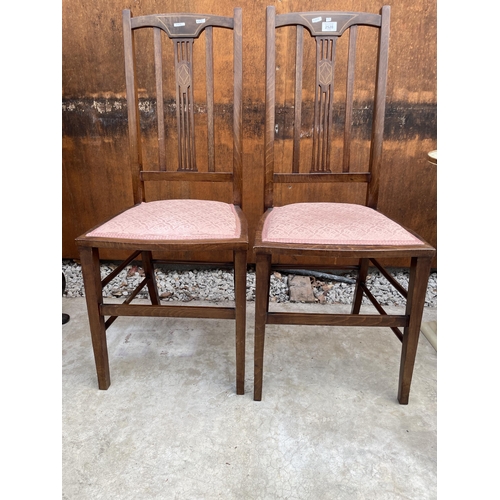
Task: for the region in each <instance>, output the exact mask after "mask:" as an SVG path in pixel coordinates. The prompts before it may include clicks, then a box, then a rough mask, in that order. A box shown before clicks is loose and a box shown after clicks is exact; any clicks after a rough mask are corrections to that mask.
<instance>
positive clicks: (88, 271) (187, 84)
mask: <svg viewBox="0 0 500 500" xmlns="http://www.w3.org/2000/svg"><path fill="white" fill-rule="evenodd" d="M216 29H224V30H232V32H233V69H232V73H233V120H232V125H233V157H232V166H233V169H232V172H218V171H216V170H217V168H216V167H217V166H216V164H215V159H214V158H215V156H214V155H215V153H214V152H215V148H216V143H215V135H214V75H213V58H214V51H213V43H214V42H213V31H214V30H216ZM138 30H152V31H153V41H154V66H155V68H154V75H155V82H156V83H155V85H156V93H157V99H156V102H157V133H158V146H159V148H158V168H157V169H156V170H148V171H145V170H144V169H143V156H144V152H143V147H144V143H143V141H142V140H141V125H140V118H141V113H140V109H139V98H138V94H139V91H138V86H137V82H136V71H137V68H136V66H137V64H136V55H137V54H136V39H135V32H136V31H138ZM202 33H205V34H206V44H205V45H206V58H205V62H206V65H207V69H206V87H207V92H206V94H207V127H208V132H207V141H208V148H207V151H208V158H207V162H206V163H207V165H208V169H207V171H206V172H203V171H198V167H197V162H196V157H197V156H196V147H195V133H194V131H195V127H196V122H195V116H194V95H193V85H192V82H193V65H194V62H193V58H192V50H193V44H194V43H196V40H197V38H198V37H200V35H201V34H202ZM165 35H166V36H167V37H168V38H169V39H170V40H171V41H172V44H173V47H174V54H175V57H174V60H175V68H174V72H173V73H174V75H175V84H176V85H177V91H176V111H177V128H178V129H177V132H178V165H177V169H176V170H169V168H168V167H169V166H170V165H168V162H167V155H166V152H165V128H164V123H163V113H164V108H163V73H164V71H163V57H162V36H165ZM241 35H242V14H241V9H239V8H236V9H234V17H221V16H213V15H206V14H184V13H180V14H157V15H156V14H155V15H148V16H139V17H132V16H131V13H130V11H129V10H124V11H123V37H124V49H125V76H126V90H127V105H128V121H129V147H130V166H131V171H132V178H133V182H132V185H133V197H134V204H135V205H138V204H140V203H143V202H146V190H145V185H144V184H145V182H156V181H160V182H191V181H196V182H199V181H201V182H225V183H230V184H231V186H232V203H233V205H234V209H235V211H236V214H237V218H238V224H239V227H240V236H239V237H237V238H229V239H205V240H200V239H198V240H196V239H194V240H168V239H165V240H141V239H123V238H122V239H119V238H102V237H91V236H88V234H89V233H90V231H88V232H86V233H85V234H83V235H81V236H80V237H78V238H77V240H76V241H77V244H78V247H79V252H80V259H81V264H82V272H83V278H84V285H85V295H86V300H87V309H88V316H89V323H90V330H91V335H92V345H93V350H94V358H95V363H96V371H97V379H98V386H99V389H103V390H105V389H107V388H108V387H109V385H110V383H111V381H110V370H109V360H108V352H107V344H106V330H107V328H109V327H110V326H111V325H112V324H113V323H114V321H115V320H116V318H117V317H119V316H134V317H135V316H153V317H182V318H217V319H231V320H234V321H235V344H236V345H235V348H236V392H237V394H243V393H244V379H245V323H246V267H247V260H246V259H247V251H248V230H247V222H246V218H245V215H244V214H243V211H242V210H241V187H242V186H241V183H242V172H241V169H242V145H241V140H242V96H241V93H242V39H241ZM228 50H229V49H228ZM97 227H98V226H97ZM94 229H95V228H94ZM101 248H115V249H118V250H127V251H130V252H132V253H131V254H130V256H129V257H128V258H127V259H125V260H124V261H123V262H122V263H121V265H120V266H119V267H118V268H117V269H116V270H115V271H113V272H112V273H111V274H110V275H108V276H107V277H106V278H104V279H101V275H100V260H99V250H100V249H101ZM200 250H203V251H207V252H208V251H216V252H224V251H225V252H230V253H231V254H232V256H233V259H232V266H233V268H234V285H235V306H234V307H218V306H206V307H205V306H204V307H193V306H180V305H162V304H161V303H160V298H159V294H158V290H157V286H156V282H155V276H154V267H155V263H156V261H155V260H154V259H153V253H154V252H162V253H165V252H176V251H182V252H183V253H184V254H185V255H190V253H192V252H197V251H200ZM139 258H140V259H141V260H142V266H143V268H144V273H145V277H144V279H143V280H142V282H141V283H140V284H139V286H138V287H137V289H136V290H135V291H134V292H133V293H132V294H131V295H130V296H129V297H128V298H127V300H125V302H124V303H122V304H106V303H105V302H104V299H103V287H104V286H105V285H106V284H107V283H109V282H110V281H111V279H113V278H114V277H115V276H116V275H118V273H119V272H121V271H122V270H123V269H125V267H126V266H127V265H128V264H130V263H131V262H133V261H135V260H136V259H139ZM146 286H147V288H148V292H149V297H150V300H151V305H149V304H145V305H143V304H141V305H138V304H131V302H132V301H133V300H134V298H135V297H136V296H137V294H138V293H139V291H140V290H142V289H143V288H144V287H146Z"/></svg>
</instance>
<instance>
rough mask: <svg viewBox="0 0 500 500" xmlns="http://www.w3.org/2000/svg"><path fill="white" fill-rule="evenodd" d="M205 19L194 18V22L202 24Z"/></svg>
mask: <svg viewBox="0 0 500 500" xmlns="http://www.w3.org/2000/svg"><path fill="white" fill-rule="evenodd" d="M205 21H206V19H196V24H203V23H204V22H205Z"/></svg>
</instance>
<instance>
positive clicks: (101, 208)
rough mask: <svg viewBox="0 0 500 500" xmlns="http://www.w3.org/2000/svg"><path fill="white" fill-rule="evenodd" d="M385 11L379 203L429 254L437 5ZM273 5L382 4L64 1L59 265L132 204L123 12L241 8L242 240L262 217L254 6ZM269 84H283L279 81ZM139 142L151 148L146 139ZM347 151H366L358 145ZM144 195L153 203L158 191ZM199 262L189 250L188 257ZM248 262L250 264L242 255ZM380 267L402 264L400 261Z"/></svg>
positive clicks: (261, 80)
mask: <svg viewBox="0 0 500 500" xmlns="http://www.w3.org/2000/svg"><path fill="white" fill-rule="evenodd" d="M384 3H387V4H390V5H391V6H392V12H391V40H390V51H389V77H388V96H387V97H388V100H387V118H386V135H385V142H384V164H385V170H384V173H383V175H382V179H381V190H380V204H379V207H380V209H381V210H382V211H383V212H384V213H386V214H387V215H388V216H390V217H393V218H395V219H396V220H397V221H399V222H400V223H402V224H403V225H405V226H407V227H409V228H411V229H413V230H415V231H417V232H418V233H420V234H421V235H422V236H423V237H424V238H425V239H427V240H428V241H429V242H430V243H431V244H433V245H435V246H436V245H437V222H436V210H437V209H436V177H437V176H436V170H435V167H433V166H431V165H430V164H428V162H427V152H428V151H430V150H433V149H436V148H437V142H436V2H435V1H430V0H415V1H414V2H408V1H405V0H394V1H386V2H384ZM272 4H274V5H275V6H276V9H277V13H285V12H291V11H305V10H326V9H329V8H331V9H335V10H352V11H358V10H359V11H370V12H378V11H379V9H380V7H381V6H382V2H381V1H380V2H379V1H373V0H366V1H365V0H363V1H361V0H358V1H354V0H352V1H347V0H337V1H336V2H330V3H328V2H326V3H325V2H324V1H315V0H305V1H299V0H283V1H274V2H273V1H262V0H257V1H254V0H242V1H233V0H230V1H225V2H220V1H215V0H198V1H196V2H195V1H194V0H193V1H189V0H178V1H175V0H172V1H169V2H164V1H162V2H161V1H158V0H133V1H131V2H125V1H123V0H108V1H107V2H102V1H99V0H87V1H86V2H71V1H70V0H63V4H62V7H63V8H62V16H63V19H62V21H63V33H62V40H63V59H62V60H63V105H62V116H63V139H62V148H63V179H62V181H63V182H62V203H63V219H62V232H63V248H62V256H63V258H78V253H77V249H76V245H75V244H74V239H75V238H76V237H77V236H78V235H79V234H81V233H83V232H84V231H86V230H88V229H90V228H91V227H92V226H94V225H96V224H98V223H99V222H100V221H102V220H103V219H105V218H107V217H109V216H111V215H113V214H114V213H116V212H117V211H119V210H123V209H125V208H127V207H129V206H130V205H131V204H132V188H131V180H130V174H129V167H128V156H127V115H126V105H125V77H124V74H125V73H124V63H123V49H122V29H121V15H122V14H121V12H122V9H124V8H130V9H131V10H132V14H133V15H142V14H150V13H155V12H163V11H165V10H166V9H167V5H168V10H169V11H171V12H189V11H193V12H198V13H214V14H219V15H229V16H230V15H232V12H233V9H234V7H241V8H242V9H243V44H244V46H243V85H244V86H243V103H244V107H243V111H244V114H243V150H244V163H243V169H244V172H243V183H244V190H243V209H244V211H245V213H246V215H247V218H248V220H249V225H250V237H251V238H253V232H254V230H255V225H256V223H257V221H258V219H259V217H260V215H261V213H262V210H263V170H262V169H263V156H264V147H263V139H264V89H265V75H264V68H265V66H264V64H265V61H264V54H265V8H266V6H267V5H272ZM293 44H294V39H293V36H290V37H289V40H288V41H287V43H285V44H283V46H282V47H280V51H281V53H282V54H284V55H285V56H287V55H288V54H291V53H293V50H294V45H293ZM360 58H361V59H363V58H364V59H365V60H366V61H369V58H370V53H369V51H368V50H367V51H365V52H364V53H361V54H360ZM216 74H217V73H216ZM280 84H282V85H288V86H289V85H290V82H280ZM149 88H150V83H148V82H145V85H144V86H143V87H142V89H141V96H142V97H143V98H144V99H145V103H146V104H145V105H147V98H148V95H149ZM288 88H289V87H287V92H288ZM290 90H293V87H290ZM288 93H290V92H288ZM361 93H362V90H361ZM216 98H217V102H218V103H219V105H220V106H224V105H228V104H230V102H229V101H230V99H229V97H228V95H227V93H225V92H221V91H219V93H218V94H216ZM289 104H290V103H289V102H288V100H287V101H286V102H285V101H284V102H283V103H282V105H283V106H282V109H283V112H284V113H285V114H286V113H287V110H288V111H289ZM219 134H220V136H219V137H220V138H221V139H224V128H223V127H222V128H219ZM148 140H151V141H153V140H154V138H153V136H151V137H149V138H148ZM197 147H198V146H197ZM174 151H175V149H174ZM357 154H360V155H362V154H365V153H364V152H363V145H362V141H361V142H360V147H359V152H358V153H357ZM219 158H220V161H221V162H224V161H226V160H225V159H226V158H228V159H230V155H225V154H222V155H220V157H219ZM221 168H222V169H223V168H224V166H222V167H221ZM179 189H183V188H182V187H179ZM150 194H151V197H152V198H157V197H159V196H161V194H162V192H161V190H160V191H155V192H151V193H150ZM190 194H191V195H197V196H202V197H204V198H214V199H215V198H216V197H218V196H220V197H222V199H224V198H225V196H226V194H225V193H224V189H223V188H221V187H220V186H218V187H217V188H214V187H213V186H209V185H203V186H197V187H195V188H194V189H193V190H192V191H191V192H190ZM285 194H286V196H291V199H295V198H294V197H297V199H298V198H299V197H300V196H304V195H305V196H306V197H307V198H312V197H313V196H315V195H316V194H318V195H319V196H325V195H324V193H322V191H321V189H320V190H319V191H317V190H312V189H311V190H310V191H308V192H306V193H299V192H297V190H296V191H295V192H293V193H290V192H287V193H284V194H283V196H285ZM342 196H344V197H346V198H347V200H348V201H356V200H355V198H356V197H358V196H360V194H359V193H356V192H348V193H342ZM361 196H362V195H361ZM103 256H104V257H105V258H107V259H115V258H119V257H121V255H120V254H114V253H111V252H108V253H107V254H104V255H103ZM178 257H179V258H182V256H178ZM204 258H205V256H204V255H203V254H200V256H199V259H200V260H203V259H204ZM249 259H250V261H252V260H253V254H252V253H251V252H250V255H249ZM391 264H393V265H405V263H402V262H393V263H391Z"/></svg>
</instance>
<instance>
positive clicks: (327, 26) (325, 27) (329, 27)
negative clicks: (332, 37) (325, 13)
mask: <svg viewBox="0 0 500 500" xmlns="http://www.w3.org/2000/svg"><path fill="white" fill-rule="evenodd" d="M321 31H337V22H336V21H333V22H328V23H322V28H321Z"/></svg>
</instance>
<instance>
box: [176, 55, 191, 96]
mask: <svg viewBox="0 0 500 500" xmlns="http://www.w3.org/2000/svg"><path fill="white" fill-rule="evenodd" d="M177 84H178V85H179V87H182V88H183V89H186V88H187V87H189V86H190V85H191V68H190V67H189V63H188V62H187V61H182V62H180V63H179V65H178V68H177Z"/></svg>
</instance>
